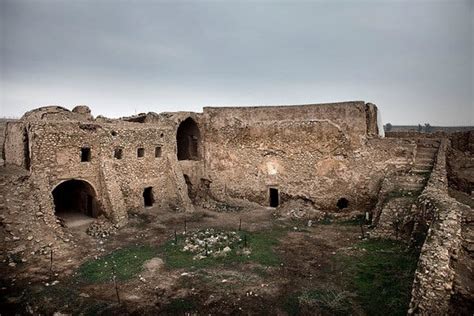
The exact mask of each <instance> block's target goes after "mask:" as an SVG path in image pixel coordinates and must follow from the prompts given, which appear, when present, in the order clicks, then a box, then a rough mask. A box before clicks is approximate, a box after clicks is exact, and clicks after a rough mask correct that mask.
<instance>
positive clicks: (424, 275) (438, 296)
mask: <svg viewBox="0 0 474 316" xmlns="http://www.w3.org/2000/svg"><path fill="white" fill-rule="evenodd" d="M447 142H448V141H447V140H446V139H443V140H442V142H441V145H440V148H439V151H438V155H437V159H436V164H435V166H434V169H433V172H432V173H431V176H430V179H429V180H428V184H427V186H426V187H425V189H424V191H423V192H422V194H421V195H420V197H419V204H420V205H421V207H422V212H423V213H424V214H425V217H426V218H430V219H432V220H431V224H430V227H429V229H428V234H427V237H426V240H425V243H424V244H423V247H422V249H421V254H420V258H419V261H418V267H417V269H416V272H415V279H414V282H413V289H412V299H411V302H410V309H409V311H408V314H414V315H446V314H447V311H448V308H449V300H450V297H451V294H452V288H453V280H454V270H453V267H452V260H454V258H456V257H457V254H458V251H459V249H460V244H461V206H460V204H459V203H458V202H457V201H456V200H454V199H453V198H451V197H450V196H449V195H448V180H447V173H446V150H447Z"/></svg>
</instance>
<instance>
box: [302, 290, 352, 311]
mask: <svg viewBox="0 0 474 316" xmlns="http://www.w3.org/2000/svg"><path fill="white" fill-rule="evenodd" d="M352 296H354V294H352V293H350V292H348V291H341V290H337V289H335V288H334V289H332V288H318V289H312V290H309V291H305V292H303V293H302V294H301V295H300V296H299V297H298V302H299V304H300V308H301V307H303V308H304V309H307V310H309V311H314V310H315V309H316V310H318V311H320V312H321V313H322V314H323V315H349V314H350V313H351V311H352V299H351V298H352Z"/></svg>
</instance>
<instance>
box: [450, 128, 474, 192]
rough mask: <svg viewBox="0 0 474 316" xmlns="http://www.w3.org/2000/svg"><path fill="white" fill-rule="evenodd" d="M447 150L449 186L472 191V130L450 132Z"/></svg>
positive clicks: (473, 156)
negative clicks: (449, 144) (449, 143)
mask: <svg viewBox="0 0 474 316" xmlns="http://www.w3.org/2000/svg"><path fill="white" fill-rule="evenodd" d="M449 138H450V140H451V146H450V147H449V150H448V159H447V163H448V180H449V186H450V187H451V188H454V189H456V190H459V191H463V192H465V193H467V194H472V193H473V192H474V131H466V132H457V133H452V134H450V137H449Z"/></svg>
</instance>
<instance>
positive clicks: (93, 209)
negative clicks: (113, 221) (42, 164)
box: [51, 179, 101, 217]
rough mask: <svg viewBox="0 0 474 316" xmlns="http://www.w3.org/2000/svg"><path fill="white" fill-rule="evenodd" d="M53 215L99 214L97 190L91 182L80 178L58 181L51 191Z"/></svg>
mask: <svg viewBox="0 0 474 316" xmlns="http://www.w3.org/2000/svg"><path fill="white" fill-rule="evenodd" d="M51 194H52V196H53V202H54V213H55V215H59V216H60V215H62V214H63V215H64V214H70V213H80V214H84V215H86V216H89V217H97V216H99V215H100V211H101V209H100V204H99V202H98V199H97V191H96V190H95V189H94V187H93V186H92V184H90V183H89V182H87V181H85V180H81V179H69V180H65V181H62V182H60V183H59V184H58V185H56V186H55V187H54V188H53V190H52V191H51Z"/></svg>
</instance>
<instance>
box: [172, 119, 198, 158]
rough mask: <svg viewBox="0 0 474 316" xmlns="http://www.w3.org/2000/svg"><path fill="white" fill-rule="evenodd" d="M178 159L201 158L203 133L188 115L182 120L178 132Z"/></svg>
mask: <svg viewBox="0 0 474 316" xmlns="http://www.w3.org/2000/svg"><path fill="white" fill-rule="evenodd" d="M176 143H177V146H178V160H199V159H200V148H199V146H200V143H201V133H200V132H199V128H198V126H197V124H196V122H195V121H194V120H193V119H192V118H190V117H188V118H187V119H186V120H184V121H183V122H181V124H179V127H178V131H177V133H176Z"/></svg>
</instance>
